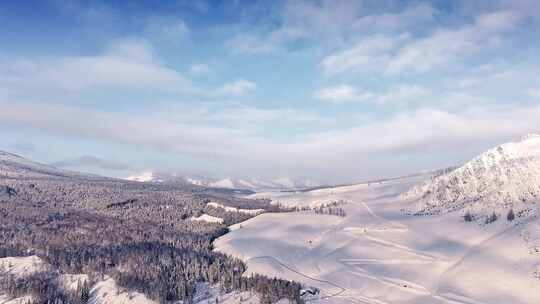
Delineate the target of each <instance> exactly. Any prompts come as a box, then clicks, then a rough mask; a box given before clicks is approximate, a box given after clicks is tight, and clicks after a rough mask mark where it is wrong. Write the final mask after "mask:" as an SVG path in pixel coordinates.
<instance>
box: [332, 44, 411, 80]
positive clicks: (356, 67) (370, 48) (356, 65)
mask: <svg viewBox="0 0 540 304" xmlns="http://www.w3.org/2000/svg"><path fill="white" fill-rule="evenodd" d="M404 38H406V37H404V36H401V37H388V36H382V35H376V36H372V37H369V38H366V39H364V40H362V41H360V42H359V43H357V44H356V45H354V46H352V47H351V48H348V49H345V50H343V51H339V52H336V53H334V54H331V55H329V56H327V57H325V58H324V59H323V60H322V62H321V66H322V68H323V69H324V71H325V72H326V74H328V75H335V74H341V73H346V72H360V71H361V72H370V71H373V70H379V69H380V67H381V66H384V65H386V64H387V62H388V61H389V59H390V58H389V55H388V51H390V50H392V49H394V48H395V47H396V46H397V44H398V43H399V41H400V40H403V39H404Z"/></svg>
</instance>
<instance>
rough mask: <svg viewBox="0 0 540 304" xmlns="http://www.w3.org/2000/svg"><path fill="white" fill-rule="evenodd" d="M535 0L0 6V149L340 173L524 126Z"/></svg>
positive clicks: (191, 168)
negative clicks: (0, 137)
mask: <svg viewBox="0 0 540 304" xmlns="http://www.w3.org/2000/svg"><path fill="white" fill-rule="evenodd" d="M538 11H540V3H539V2H538V1H534V0H514V1H505V0H494V1H465V0H463V1H459V0H457V1H442V0H440V1H390V0H389V1H386V0H383V1H380V0H378V1H364V0H357V1H349V0H342V1H339V0H338V1H335V0H334V1H292V0H291V1H140V2H137V1H110V2H105V1H103V2H101V1H60V0H58V1H19V2H17V3H15V2H13V1H12V2H5V1H4V2H3V3H2V4H0V107H1V109H2V110H1V111H0V135H1V136H2V141H0V149H3V150H8V151H11V152H14V153H18V154H21V155H24V156H27V157H29V158H32V159H35V160H38V161H41V162H46V163H56V164H59V165H62V166H65V167H67V168H70V169H75V170H85V171H91V172H96V173H100V174H107V175H113V176H126V175H129V174H132V173H134V172H139V171H142V170H149V169H153V170H159V171H168V172H177V173H184V174H202V175H210V176H215V177H225V176H232V177H248V178H276V177H282V176H287V177H310V178H312V179H316V180H319V181H321V182H344V181H351V180H357V179H364V178H373V177H382V176H391V175H400V174H406V173H411V172H416V171H419V170H427V169H432V168H439V167H445V166H449V165H454V164H458V163H460V162H462V161H464V160H466V159H468V158H470V157H471V156H474V155H475V154H478V153H479V152H481V151H482V150H484V149H486V148H488V147H490V146H492V145H495V144H498V143H501V142H505V141H509V140H512V139H518V138H519V137H520V136H521V135H524V134H526V133H534V132H540V119H538V118H539V117H540V77H539V76H538V75H539V73H538V72H539V67H540V62H539V58H538V55H537V54H538V53H539V51H540V50H539V49H540V39H538V37H540V32H539V30H540V17H539V16H538V14H537V13H536V12H538Z"/></svg>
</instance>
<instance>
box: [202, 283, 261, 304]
mask: <svg viewBox="0 0 540 304" xmlns="http://www.w3.org/2000/svg"><path fill="white" fill-rule="evenodd" d="M216 300H217V301H216ZM193 302H194V303H197V304H215V303H221V304H237V303H244V304H259V303H260V298H259V296H258V295H257V294H256V293H253V292H248V291H245V292H240V291H233V292H230V293H222V292H220V290H219V287H218V286H212V285H209V284H208V283H197V286H196V293H195V296H194V298H193Z"/></svg>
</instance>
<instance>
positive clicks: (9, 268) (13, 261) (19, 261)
mask: <svg viewBox="0 0 540 304" xmlns="http://www.w3.org/2000/svg"><path fill="white" fill-rule="evenodd" d="M47 268H48V265H47V264H46V263H45V262H43V260H42V259H40V258H39V257H37V256H35V255H32V256H27V257H5V258H0V269H2V270H3V271H5V273H6V274H8V275H10V274H12V275H15V276H16V277H25V276H29V275H32V274H34V273H37V272H40V271H45V270H47Z"/></svg>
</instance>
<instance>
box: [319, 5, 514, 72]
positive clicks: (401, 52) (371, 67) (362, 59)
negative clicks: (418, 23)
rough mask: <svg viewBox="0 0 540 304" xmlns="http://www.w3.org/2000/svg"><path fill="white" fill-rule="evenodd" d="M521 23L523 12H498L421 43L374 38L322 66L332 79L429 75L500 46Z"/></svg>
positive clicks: (335, 55)
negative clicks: (362, 75) (360, 74)
mask: <svg viewBox="0 0 540 304" xmlns="http://www.w3.org/2000/svg"><path fill="white" fill-rule="evenodd" d="M522 20H523V15H522V14H521V13H520V12H517V11H496V12H491V13H485V14H482V15H479V16H477V17H476V18H475V20H474V22H473V23H472V24H469V25H465V26H462V27H460V28H457V29H454V28H441V29H438V30H436V31H435V32H433V33H432V34H430V35H428V36H426V37H424V38H420V39H410V37H409V36H408V35H401V36H388V35H387V36H381V35H377V36H372V37H369V38H365V39H363V40H361V41H360V42H359V43H357V44H356V45H354V46H352V47H350V48H346V49H345V50H341V51H338V52H334V53H333V54H330V55H329V56H327V57H325V58H324V59H323V60H322V62H321V66H322V67H323V69H324V71H325V72H326V73H327V74H330V75H334V74H340V73H346V72H364V73H365V72H372V71H376V72H378V73H380V74H385V75H397V74H402V73H405V72H411V71H412V72H428V71H431V70H433V69H435V68H438V67H441V66H445V65H449V64H450V63H453V62H459V61H461V60H464V59H466V58H468V57H469V56H471V55H474V54H477V53H479V52H480V51H482V50H486V49H489V48H493V47H497V46H499V45H500V44H501V43H503V41H504V38H503V37H504V35H505V34H507V33H508V32H509V31H511V30H512V29H514V28H516V26H517V25H518V24H519V23H520V22H521V21H522Z"/></svg>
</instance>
